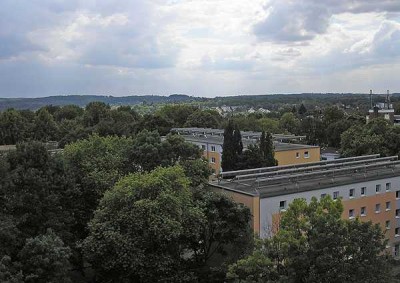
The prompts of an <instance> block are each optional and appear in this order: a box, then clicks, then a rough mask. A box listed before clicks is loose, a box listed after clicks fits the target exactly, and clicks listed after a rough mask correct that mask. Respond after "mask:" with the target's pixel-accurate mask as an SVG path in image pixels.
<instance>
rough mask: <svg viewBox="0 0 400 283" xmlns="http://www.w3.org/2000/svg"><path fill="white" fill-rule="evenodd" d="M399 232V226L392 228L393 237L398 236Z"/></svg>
mask: <svg viewBox="0 0 400 283" xmlns="http://www.w3.org/2000/svg"><path fill="white" fill-rule="evenodd" d="M399 233H400V228H399V227H397V228H395V229H394V235H395V237H398V236H400V234H399Z"/></svg>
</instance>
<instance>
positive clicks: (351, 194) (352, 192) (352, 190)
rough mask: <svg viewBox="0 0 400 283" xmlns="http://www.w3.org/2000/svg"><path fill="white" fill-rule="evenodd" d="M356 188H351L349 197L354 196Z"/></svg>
mask: <svg viewBox="0 0 400 283" xmlns="http://www.w3.org/2000/svg"><path fill="white" fill-rule="evenodd" d="M354 191H355V190H354V189H350V191H349V197H350V198H354Z"/></svg>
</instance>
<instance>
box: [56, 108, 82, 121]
mask: <svg viewBox="0 0 400 283" xmlns="http://www.w3.org/2000/svg"><path fill="white" fill-rule="evenodd" d="M83 112H84V110H83V109H82V108H80V107H79V106H77V105H65V106H63V107H61V108H59V109H57V111H56V112H55V113H54V119H55V120H56V121H57V122H61V121H63V120H74V119H76V118H78V117H80V116H82V115H83Z"/></svg>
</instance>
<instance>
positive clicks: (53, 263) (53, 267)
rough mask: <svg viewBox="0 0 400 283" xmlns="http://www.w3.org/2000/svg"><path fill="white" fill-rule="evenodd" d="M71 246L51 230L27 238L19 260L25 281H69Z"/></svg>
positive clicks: (52, 282) (37, 282) (38, 282)
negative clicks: (65, 243)
mask: <svg viewBox="0 0 400 283" xmlns="http://www.w3.org/2000/svg"><path fill="white" fill-rule="evenodd" d="M71 254H72V253H71V250H70V248H68V247H66V246H64V243H63V241H62V240H61V239H60V238H59V237H58V236H57V235H56V234H55V233H54V232H52V231H51V230H49V231H47V233H46V234H44V235H40V236H37V237H35V238H30V239H27V240H26V243H25V246H24V247H23V248H22V250H21V251H20V252H19V261H20V264H21V269H22V274H24V277H25V278H24V281H25V282H35V283H59V282H60V283H68V282H72V281H71V280H70V276H69V271H70V269H71V264H70V262H69V258H70V257H71Z"/></svg>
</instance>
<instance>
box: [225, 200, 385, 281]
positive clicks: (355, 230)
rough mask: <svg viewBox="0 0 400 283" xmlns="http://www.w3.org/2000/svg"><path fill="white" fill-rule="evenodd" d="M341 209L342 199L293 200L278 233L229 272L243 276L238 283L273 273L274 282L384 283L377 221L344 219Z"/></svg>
mask: <svg viewBox="0 0 400 283" xmlns="http://www.w3.org/2000/svg"><path fill="white" fill-rule="evenodd" d="M342 213H343V206H342V203H341V201H334V200H332V199H331V198H330V197H329V196H328V197H325V198H322V199H321V201H318V200H317V199H316V198H313V199H312V200H311V202H310V203H307V202H306V200H305V199H296V200H294V201H293V202H292V204H290V206H289V208H288V209H287V211H286V212H285V213H284V214H283V215H282V218H281V221H280V230H279V231H278V232H277V234H276V235H275V236H273V237H272V238H271V239H265V240H263V242H262V243H261V245H260V246H258V247H257V248H256V249H255V251H254V253H253V254H252V255H251V256H249V257H248V258H246V259H245V260H244V261H241V262H240V261H239V262H237V263H236V265H233V266H231V268H230V271H229V273H228V276H229V277H230V278H234V279H236V280H238V279H244V280H243V281H240V282H278V280H277V279H276V274H279V280H280V281H279V282H299V283H301V282H327V283H329V282H361V281H362V282H389V280H390V277H391V275H390V270H389V265H388V259H389V258H388V256H387V255H386V253H385V246H386V240H385V235H384V233H383V232H382V231H381V229H380V227H379V225H378V224H372V223H371V222H361V221H360V220H358V219H356V220H343V219H341V215H342ZM260 253H261V254H260ZM271 262H272V264H271ZM253 264H264V266H254V265H253ZM257 270H259V272H260V273H259V274H254V272H257ZM257 275H258V276H257ZM254 278H262V280H261V281H254V280H253V279H254ZM248 279H249V280H248ZM246 280H248V281H246ZM238 281H239V280H238Z"/></svg>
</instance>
